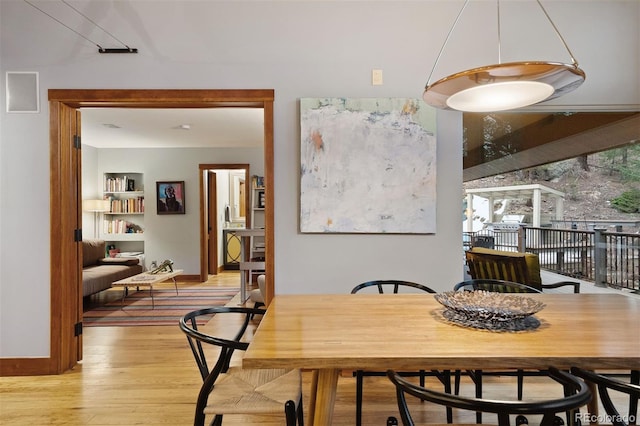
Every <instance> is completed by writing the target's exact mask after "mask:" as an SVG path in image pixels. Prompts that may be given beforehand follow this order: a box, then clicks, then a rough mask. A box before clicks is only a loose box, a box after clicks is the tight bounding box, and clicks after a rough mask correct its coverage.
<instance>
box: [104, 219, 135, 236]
mask: <svg viewBox="0 0 640 426" xmlns="http://www.w3.org/2000/svg"><path fill="white" fill-rule="evenodd" d="M102 233H103V234H142V233H143V231H142V228H141V227H140V225H136V224H135V223H131V222H128V221H126V220H122V219H112V220H107V219H105V220H104V222H103V224H102Z"/></svg>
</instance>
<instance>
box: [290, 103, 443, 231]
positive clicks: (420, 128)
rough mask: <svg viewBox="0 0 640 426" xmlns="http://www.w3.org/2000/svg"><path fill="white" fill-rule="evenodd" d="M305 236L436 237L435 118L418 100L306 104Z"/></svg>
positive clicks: (303, 128) (303, 124) (303, 159)
mask: <svg viewBox="0 0 640 426" xmlns="http://www.w3.org/2000/svg"><path fill="white" fill-rule="evenodd" d="M300 118H301V119H300V121H301V123H300V124H301V126H300V127H301V147H300V154H301V158H300V160H301V161H300V163H301V164H300V166H301V170H300V171H301V176H300V179H301V180H300V189H301V194H300V231H301V232H303V233H389V234H432V233H435V232H436V113H435V109H433V108H432V107H430V106H428V105H426V104H425V103H424V102H422V101H421V100H418V99H407V98H354V99H350V98H302V99H301V100H300Z"/></svg>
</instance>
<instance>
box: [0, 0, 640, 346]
mask: <svg viewBox="0 0 640 426" xmlns="http://www.w3.org/2000/svg"><path fill="white" fill-rule="evenodd" d="M75 3H76V4H77V6H78V7H79V8H80V9H82V10H83V12H84V13H86V14H87V15H89V16H92V17H93V19H95V20H97V21H98V23H99V24H100V25H101V26H103V27H105V28H108V29H109V30H110V31H112V32H114V33H115V34H117V37H118V38H119V39H121V40H126V41H127V43H128V44H129V45H131V46H132V47H136V48H138V49H139V52H140V53H138V54H137V55H99V54H98V53H97V52H96V47H95V46H94V45H92V44H91V43H89V42H87V41H86V40H84V39H82V38H80V37H78V36H77V35H76V34H74V33H73V32H71V31H69V30H68V29H66V28H64V27H62V26H61V25H60V24H58V23H56V22H54V21H53V20H51V19H50V18H48V17H46V16H44V15H43V14H41V13H40V12H38V11H37V10H35V9H34V8H32V7H31V6H29V5H28V4H27V3H25V2H23V1H20V0H7V1H2V2H0V50H1V51H0V59H1V61H0V62H1V71H2V78H3V82H2V87H4V75H5V71H38V72H39V73H40V93H41V100H42V110H41V112H40V113H38V114H7V113H6V112H4V111H3V112H2V114H1V115H0V117H1V118H2V126H1V130H0V136H1V138H2V143H1V144H0V166H1V169H0V190H1V191H0V193H1V195H2V196H1V197H0V203H1V204H0V286H1V288H0V356H4V357H15V356H20V357H22V356H47V355H48V353H49V341H48V340H49V315H50V313H49V300H50V298H49V292H50V288H49V276H50V273H49V237H48V235H49V210H48V209H49V133H48V131H49V110H48V105H47V103H46V99H47V90H48V89H51V88H57V89H71V88H120V89H127V88H137V89H143V88H154V89H159V88H160V89H161V88H171V89H181V88H182V89H191V88H209V89H225V88H232V89H238V88H241V89H246V88H267V89H268V88H273V89H275V106H274V107H275V108H274V119H275V122H274V125H275V128H274V132H275V176H274V177H275V188H274V198H275V215H276V219H275V260H276V264H275V273H276V283H275V286H276V292H277V293H332V292H336V293H344V292H347V291H348V290H349V289H350V288H351V287H352V286H353V285H354V284H356V283H358V282H361V281H365V280H368V279H372V278H392V277H393V278H400V279H410V280H414V281H419V282H423V283H425V284H427V285H430V286H433V287H434V288H436V289H439V290H444V289H449V288H451V286H452V285H453V284H454V283H455V282H456V281H458V280H459V279H460V278H461V277H462V253H461V250H462V249H461V241H462V239H461V235H460V217H461V214H460V213H461V208H462V207H461V197H462V189H461V187H462V177H461V174H462V171H461V168H462V162H461V160H462V159H461V155H462V148H461V147H462V141H461V139H462V131H461V126H460V124H461V115H460V114H459V113H454V112H441V113H438V164H437V169H438V199H437V203H438V206H437V210H438V211H437V224H438V232H437V234H436V235H429V236H420V235H303V234H300V233H299V232H298V211H299V206H298V200H299V183H298V182H299V164H300V159H299V152H300V149H299V144H300V135H299V108H298V99H299V98H301V97H416V98H419V97H420V96H421V92H422V88H423V87H424V84H425V83H426V80H427V76H428V74H429V72H430V71H431V67H432V65H433V63H434V61H435V58H436V55H437V52H438V50H439V48H440V46H441V44H442V42H443V40H444V37H445V35H446V33H447V31H448V30H449V27H450V26H451V23H452V22H453V18H454V16H455V14H456V13H457V11H458V9H459V7H460V5H461V3H462V0H460V2H457V1H449V0H442V1H436V0H425V1H400V0H398V1H374V0H372V1H330V2H328V1H320V0H318V1H313V0H309V1H299V2H298V1H240V0H229V1H192V2H183V1H177V0H167V1H162V2H149V1H143V0H128V1H127V0H120V1H110V0H104V1H93V2H89V3H85V2H75ZM481 3H485V4H486V3H487V2H481ZM38 4H40V5H46V6H47V7H55V5H56V4H62V3H61V2H44V1H42V2H38ZM545 4H546V5H547V9H548V11H549V13H550V14H551V16H552V17H553V18H554V21H555V23H556V25H557V26H558V27H559V28H560V29H561V31H562V33H563V36H564V37H565V39H566V40H567V42H568V43H569V45H570V47H571V48H572V50H573V53H574V55H575V56H576V58H578V60H579V61H580V64H581V66H582V67H583V68H584V69H585V70H586V72H587V81H586V82H585V84H584V85H583V86H582V87H581V88H580V89H579V90H577V91H576V92H574V93H571V94H569V95H567V96H565V97H563V98H559V99H558V100H556V101H552V102H551V104H552V105H555V106H558V107H559V108H567V106H570V107H573V106H581V107H589V106H594V108H611V106H612V105H621V104H622V105H630V104H634V105H636V106H637V105H638V104H640V87H639V86H640V83H639V81H638V78H637V76H638V75H640V72H639V71H640V70H639V60H638V52H639V50H640V41H639V39H640V37H639V33H638V31H639V29H638V25H637V23H638V21H639V19H640V2H637V1H635V0H593V1H580V2H578V1H575V0H562V1H560V0H549V1H547V2H545ZM61 7H64V5H62V6H61ZM490 13H492V12H490ZM469 15H470V16H473V17H476V16H477V17H479V19H478V20H477V21H475V23H466V24H464V25H459V26H458V28H457V32H458V31H459V33H458V34H459V35H461V36H463V37H466V38H467V42H466V43H460V45H461V46H462V48H461V49H458V53H455V54H454V55H448V56H447V57H443V59H442V61H441V64H442V65H441V67H439V71H440V72H439V74H441V75H438V78H439V77H442V76H444V75H445V74H446V73H447V72H452V71H458V70H459V69H462V68H468V67H470V66H475V65H481V63H480V64H477V63H469V62H467V60H477V57H478V56H480V55H482V54H483V53H487V54H491V55H494V56H495V50H496V48H495V44H493V43H490V42H485V41H483V40H482V39H481V37H480V35H479V32H480V30H481V29H483V28H486V27H487V25H486V22H488V21H487V19H488V18H486V19H485V17H484V16H483V14H482V13H481V12H479V11H472V12H471V13H470V14H469ZM530 21H531V14H530V13H529V12H523V13H522V14H521V15H520V16H519V17H518V18H515V19H513V20H512V21H511V23H510V24H509V25H513V24H514V23H515V25H516V26H517V27H518V28H520V27H522V26H524V23H525V22H530ZM505 25H506V24H505ZM78 27H79V29H82V30H84V31H86V33H87V34H89V35H91V36H92V37H101V35H100V31H98V30H93V29H92V28H91V25H89V24H88V23H87V22H80V23H78ZM505 30H506V29H505ZM504 37H505V34H503V38H504ZM553 37H554V36H553V35H552V36H551V38H550V40H549V41H547V38H546V36H545V38H544V39H543V40H544V42H543V43H542V44H543V45H544V46H545V49H546V48H550V49H551V47H552V46H556V45H557V40H554V39H553ZM514 38H515V40H514V43H512V44H511V45H510V46H507V45H505V49H506V50H511V51H514V50H515V51H517V52H518V53H519V54H522V53H523V52H524V51H525V48H527V47H529V46H530V45H531V44H532V43H533V42H534V41H537V40H540V39H541V38H542V33H541V32H537V33H535V35H534V36H531V35H528V34H527V35H525V34H522V35H515V36H514ZM111 43H113V41H112V40H110V41H109V44H111ZM452 43H454V40H453V39H452V40H451V42H450V44H451V45H452V46H453V44H452ZM540 55H544V54H538V53H536V54H535V56H540ZM552 56H553V57H543V58H542V59H549V60H558V61H563V62H566V61H568V57H567V54H566V52H564V51H563V50H562V48H561V47H560V48H557V49H555V50H554V53H553V55H552ZM518 59H523V58H513V60H518ZM524 59H531V58H524ZM534 59H539V58H538V57H536V58H534ZM484 62H486V60H485V61H484ZM373 68H378V69H382V70H383V72H384V85H382V86H372V85H371V84H370V78H371V70H372V69H373ZM4 98H5V94H4V92H3V98H2V102H4V101H5V99H4ZM157 160H158V161H157V163H156V164H155V165H154V166H152V167H151V170H150V171H149V172H146V173H148V175H149V176H148V177H146V178H149V179H155V178H156V177H158V176H163V177H164V176H166V175H167V173H169V172H171V171H172V167H175V161H178V163H179V164H180V168H181V169H182V168H185V169H191V168H193V169H194V170H195V168H196V165H195V162H196V160H194V159H192V161H191V163H188V160H182V159H178V158H171V159H170V158H167V157H162V158H158V159H157ZM100 161H101V166H102V159H101V160H100ZM118 161H119V162H120V163H121V166H122V167H123V169H132V168H133V166H135V165H136V163H134V162H133V159H131V158H130V157H129V156H124V157H121V158H119V159H118ZM197 161H199V160H197ZM173 170H174V171H175V169H173ZM145 176H146V175H145ZM167 177H168V176H167ZM193 179H194V177H193V176H191V177H188V178H185V180H186V181H187V185H188V186H187V190H188V191H189V192H188V194H187V202H188V203H189V205H191V201H190V200H193V199H194V195H193V194H194V193H192V192H191V191H193V190H195V188H194V186H195V185H194V184H193V183H192V182H193V181H194V180H193ZM16 183H19V184H16ZM27 190H28V193H26V191H27ZM26 194H28V196H27V195H26ZM366 201H367V200H366V199H363V202H366ZM187 209H188V210H187V212H188V213H187V216H186V217H184V218H175V217H174V218H171V219H170V220H171V224H172V225H173V224H175V225H179V224H180V222H179V221H180V220H181V219H185V220H187V219H188V218H189V217H191V214H192V212H193V210H192V209H191V208H190V207H189V206H187ZM174 221H175V223H174ZM186 233H187V236H188V237H189V238H194V239H196V238H197V233H196V232H194V231H193V230H192V229H188V230H187V231H186ZM147 244H149V245H152V244H154V242H153V241H149V242H147ZM25 253H28V255H25ZM184 261H185V262H189V260H188V259H186V258H185V259H184ZM189 265H191V264H189ZM188 269H192V268H191V266H189V267H188ZM24 312H29V315H24ZM18 319H19V320H18ZM25 335H29V336H30V338H29V339H24V336H25Z"/></svg>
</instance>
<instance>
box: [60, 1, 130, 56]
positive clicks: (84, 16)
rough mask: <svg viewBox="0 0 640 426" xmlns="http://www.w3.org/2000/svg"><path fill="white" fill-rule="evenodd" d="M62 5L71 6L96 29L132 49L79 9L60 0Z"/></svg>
mask: <svg viewBox="0 0 640 426" xmlns="http://www.w3.org/2000/svg"><path fill="white" fill-rule="evenodd" d="M60 1H61V2H62V3H64V4H66V5H67V6H69V7H70V8H71V9H73V10H74V11H75V12H76V13H77V14H78V15H80V16H82V17H83V18H84V19H86V20H87V21H89V22H91V23H92V24H93V25H95V26H96V27H98V28H100V29H101V30H102V31H104V32H105V33H106V34H108V35H109V36H110V37H111V38H112V39H114V40H115V41H117V42H118V43H120V44H121V45H123V46H124V47H126V48H127V49H130V47H129V46H127V45H126V44H125V43H124V42H122V41H120V40H119V39H118V38H117V37H116V36H114V35H113V34H111V33H110V32H109V31H107V30H105V29H104V28H102V27H101V26H100V25H98V24H97V23H96V22H95V21H94V20H92V19H91V18H89V17H88V16H87V15H85V14H84V13H82V12H80V11H79V10H78V9H76V8H75V7H73V6H71V5H70V4H69V3H67V2H66V1H65V0H60Z"/></svg>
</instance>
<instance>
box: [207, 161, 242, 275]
mask: <svg viewBox="0 0 640 426" xmlns="http://www.w3.org/2000/svg"><path fill="white" fill-rule="evenodd" d="M216 169H220V170H225V169H226V170H240V169H244V178H245V182H250V181H251V180H250V179H251V178H250V176H251V169H250V165H249V164H238V163H233V164H228V163H220V164H209V163H207V164H198V174H199V176H200V280H201V281H206V280H207V272H208V268H207V262H208V259H207V258H206V256H205V255H204V254H205V250H206V248H207V239H206V238H205V229H206V227H207V215H206V213H205V212H206V205H207V191H206V190H205V183H204V172H205V171H207V170H216ZM244 199H245V203H248V201H249V191H245V194H244ZM247 205H248V204H247ZM247 215H248V216H245V223H251V212H250V211H247ZM218 249H219V248H218Z"/></svg>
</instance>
